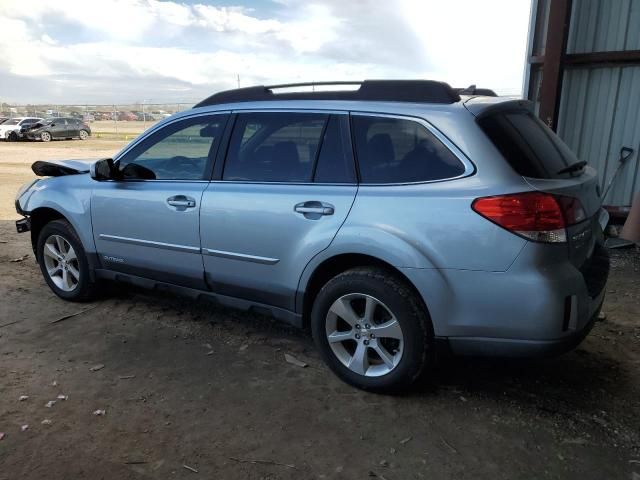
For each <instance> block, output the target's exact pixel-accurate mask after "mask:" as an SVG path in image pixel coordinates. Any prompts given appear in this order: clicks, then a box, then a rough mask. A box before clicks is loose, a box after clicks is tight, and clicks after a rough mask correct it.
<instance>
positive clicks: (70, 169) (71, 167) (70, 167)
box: [31, 160, 95, 177]
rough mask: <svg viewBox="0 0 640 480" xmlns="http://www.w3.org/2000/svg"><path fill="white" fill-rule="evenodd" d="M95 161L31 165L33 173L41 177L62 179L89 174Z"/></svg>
mask: <svg viewBox="0 0 640 480" xmlns="http://www.w3.org/2000/svg"><path fill="white" fill-rule="evenodd" d="M94 162H95V160H47V161H44V160H40V161H37V162H35V163H34V164H33V165H31V170H33V173H35V174H36V175H38V176H39V177H61V176H63V175H77V174H79V173H89V167H90V166H91V164H92V163H94Z"/></svg>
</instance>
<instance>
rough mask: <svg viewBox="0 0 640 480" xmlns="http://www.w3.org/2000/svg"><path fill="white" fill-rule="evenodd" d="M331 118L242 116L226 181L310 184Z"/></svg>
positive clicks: (279, 114)
mask: <svg viewBox="0 0 640 480" xmlns="http://www.w3.org/2000/svg"><path fill="white" fill-rule="evenodd" d="M328 119H329V115H326V114H318V113H283V112H273V113H272V112H256V113H244V114H239V115H238V118H237V120H236V124H235V126H234V129H233V134H232V135H231V141H230V144H229V150H228V154H227V159H226V162H225V166H224V173H223V177H222V178H223V180H230V181H250V182H310V181H311V180H312V177H313V170H314V165H315V164H316V160H317V157H318V154H319V149H320V143H321V139H322V137H323V133H324V131H325V128H326V124H327V121H328Z"/></svg>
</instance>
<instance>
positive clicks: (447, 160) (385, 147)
mask: <svg viewBox="0 0 640 480" xmlns="http://www.w3.org/2000/svg"><path fill="white" fill-rule="evenodd" d="M352 126H353V136H354V141H355V147H356V153H357V158H358V166H359V168H360V181H361V183H364V184H367V183H369V184H388V183H415V182H427V181H434V180H444V179H449V178H455V177H458V176H460V175H462V174H463V173H464V171H465V167H464V165H463V164H462V162H461V161H460V160H459V159H458V158H457V157H456V156H455V155H454V154H453V152H451V150H449V149H448V148H447V147H446V146H445V145H444V144H443V143H442V142H441V141H440V140H438V139H437V138H436V137H435V136H434V135H433V134H432V133H431V132H430V131H429V130H427V129H426V128H425V126H424V125H422V124H421V123H419V122H416V121H414V120H410V119H401V118H391V117H376V116H368V115H354V116H353V117H352Z"/></svg>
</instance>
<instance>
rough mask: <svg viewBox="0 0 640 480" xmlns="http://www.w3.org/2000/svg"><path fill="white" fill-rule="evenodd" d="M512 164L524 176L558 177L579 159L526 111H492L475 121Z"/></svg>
mask: <svg viewBox="0 0 640 480" xmlns="http://www.w3.org/2000/svg"><path fill="white" fill-rule="evenodd" d="M478 123H479V124H480V127H481V128H482V130H483V131H484V133H485V134H486V135H487V136H488V137H489V138H490V139H491V141H492V142H493V144H494V145H495V146H496V147H497V148H498V150H500V153H502V156H503V157H504V158H505V160H507V162H509V164H510V165H511V167H512V168H513V169H514V170H515V171H516V172H517V173H518V174H519V175H522V176H524V177H531V178H557V177H561V176H562V175H559V174H558V172H559V171H560V170H562V169H563V168H565V167H567V166H568V165H570V164H572V163H575V162H577V161H578V159H577V158H576V157H575V155H574V154H573V153H572V152H571V150H570V149H569V147H567V146H566V145H565V144H564V142H562V140H560V138H559V137H558V136H557V135H556V134H555V133H553V132H552V131H551V130H550V129H549V128H548V127H547V126H546V125H545V124H544V123H542V121H540V119H538V118H537V117H536V116H535V115H533V114H532V113H531V112H528V111H511V112H504V113H495V114H493V115H488V116H487V117H484V118H481V119H480V120H479V122H478Z"/></svg>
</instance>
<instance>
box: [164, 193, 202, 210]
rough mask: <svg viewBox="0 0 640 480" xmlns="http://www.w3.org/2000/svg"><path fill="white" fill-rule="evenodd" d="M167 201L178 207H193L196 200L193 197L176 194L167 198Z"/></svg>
mask: <svg viewBox="0 0 640 480" xmlns="http://www.w3.org/2000/svg"><path fill="white" fill-rule="evenodd" d="M167 203H168V204H169V205H171V206H172V207H178V208H193V207H195V206H196V201H195V200H194V199H193V198H188V197H185V196H184V195H176V196H175V197H169V198H167Z"/></svg>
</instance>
